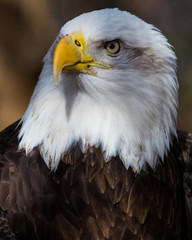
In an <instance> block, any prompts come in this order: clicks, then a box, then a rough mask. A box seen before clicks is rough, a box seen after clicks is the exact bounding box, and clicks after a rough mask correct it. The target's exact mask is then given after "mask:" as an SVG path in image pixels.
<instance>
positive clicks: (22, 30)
mask: <svg viewBox="0 0 192 240" xmlns="http://www.w3.org/2000/svg"><path fill="white" fill-rule="evenodd" d="M106 7H118V8H120V9H122V10H127V11H130V12H131V13H133V14H135V15H137V16H139V17H140V18H142V19H144V20H145V21H147V22H149V23H152V24H153V25H155V26H156V27H158V28H159V29H161V30H162V32H163V33H164V34H165V35H166V37H167V38H168V40H169V42H170V43H171V44H172V45H173V46H174V51H175V53H176V55H177V57H178V78H179V82H180V93H179V101H180V107H179V118H178V128H179V129H183V130H187V131H192V1H191V0H96V1H93V0H0V130H1V129H3V128H4V127H6V126H7V125H9V124H11V123H12V122H14V121H15V120H17V119H18V118H20V117H21V116H22V115H23V113H24V111H25V109H26V107H27V105H28V102H29V99H30V96H31V94H32V92H33V89H34V86H35V84H36V82H37V80H38V75H39V73H40V70H41V68H42V59H43V56H44V55H45V53H46V52H47V50H48V49H49V47H50V45H51V44H52V42H53V41H54V39H55V37H56V35H57V34H58V32H59V29H60V27H61V26H62V25H63V24H64V23H65V22H66V21H68V20H70V19H72V18H74V17H75V16H77V15H79V14H81V13H83V12H88V11H92V10H95V9H101V8H106ZM109 21H110V19H109Z"/></svg>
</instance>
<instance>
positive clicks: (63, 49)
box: [53, 33, 109, 85]
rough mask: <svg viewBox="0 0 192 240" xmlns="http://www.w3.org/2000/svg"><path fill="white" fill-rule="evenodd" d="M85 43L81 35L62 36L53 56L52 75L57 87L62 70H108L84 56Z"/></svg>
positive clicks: (90, 57) (91, 58)
mask: <svg viewBox="0 0 192 240" xmlns="http://www.w3.org/2000/svg"><path fill="white" fill-rule="evenodd" d="M85 48H86V43H85V40H84V36H83V34H82V33H71V34H67V35H66V36H64V37H63V38H62V39H61V40H60V41H59V42H58V44H57V46H56V48H55V52H54V56H53V75H54V79H55V84H56V85H58V82H59V77H60V75H61V72H62V70H66V71H69V70H71V71H90V69H89V68H90V67H92V66H95V67H101V68H109V66H107V65H104V64H103V63H100V62H98V61H96V60H95V59H94V57H93V56H89V55H86V54H85ZM90 72H91V71H90Z"/></svg>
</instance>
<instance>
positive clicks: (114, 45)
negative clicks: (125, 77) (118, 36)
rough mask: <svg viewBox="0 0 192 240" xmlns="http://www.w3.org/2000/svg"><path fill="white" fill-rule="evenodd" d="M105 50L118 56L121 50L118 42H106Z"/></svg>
mask: <svg viewBox="0 0 192 240" xmlns="http://www.w3.org/2000/svg"><path fill="white" fill-rule="evenodd" d="M105 49H106V50H107V51H108V52H109V53H111V54H116V53H118V52H119V50H120V44H119V42H118V41H117V40H114V41H110V42H106V44H105Z"/></svg>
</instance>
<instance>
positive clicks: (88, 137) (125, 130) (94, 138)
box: [19, 54, 177, 172]
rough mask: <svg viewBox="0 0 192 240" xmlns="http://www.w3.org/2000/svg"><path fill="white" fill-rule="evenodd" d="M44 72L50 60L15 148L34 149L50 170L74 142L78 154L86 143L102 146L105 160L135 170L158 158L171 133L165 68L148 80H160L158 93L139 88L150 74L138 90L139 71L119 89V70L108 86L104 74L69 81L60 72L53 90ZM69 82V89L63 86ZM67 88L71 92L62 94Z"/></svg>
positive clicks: (172, 100)
mask: <svg viewBox="0 0 192 240" xmlns="http://www.w3.org/2000/svg"><path fill="white" fill-rule="evenodd" d="M48 55H49V54H48ZM46 58H49V56H47V57H46ZM49 69H51V62H49V61H47V63H45V66H44V68H43V71H42V73H41V76H40V80H39V82H38V84H37V86H36V89H35V91H34V94H33V96H32V98H31V101H30V104H29V106H28V109H27V111H26V113H25V114H24V116H23V118H22V120H21V123H22V127H21V131H20V135H19V139H20V144H19V148H20V149H25V151H26V153H29V152H30V151H31V150H32V149H33V148H34V147H36V146H39V149H40V151H41V154H42V157H43V159H44V161H45V163H46V164H47V166H48V167H49V168H50V169H52V170H55V169H56V168H57V166H58V163H59V161H60V158H61V156H62V155H63V154H64V153H66V152H67V151H69V150H70V148H71V146H72V145H73V144H74V142H81V149H82V151H86V144H87V143H89V145H91V146H96V147H97V146H99V145H101V147H102V149H103V153H104V155H105V157H106V161H110V158H111V157H113V156H117V155H119V157H120V159H121V160H122V162H123V164H124V165H125V167H126V168H128V167H130V166H131V167H132V168H133V169H134V170H135V171H136V172H139V171H140V170H141V169H142V168H143V166H144V163H145V162H147V163H148V164H149V165H150V166H151V167H152V168H155V166H156V164H157V161H158V159H159V157H160V158H161V159H162V160H163V158H164V155H165V154H166V153H167V150H169V147H170V143H171V136H172V135H175V134H176V131H175V119H176V105H177V100H176V99H177V96H176V95H177V83H176V77H175V73H174V71H172V70H171V69H168V70H170V71H169V72H168V73H165V74H164V75H162V74H161V76H160V75H159V74H156V75H155V74H153V77H154V78H158V77H159V79H154V80H153V81H151V80H150V81H151V82H154V83H156V82H157V80H158V81H161V85H167V88H166V89H167V90H164V88H165V86H163V87H161V85H160V86H159V87H158V89H157V86H156V85H155V84H154V85H151V89H146V88H144V85H145V83H146V82H147V81H149V78H150V77H151V76H148V77H146V76H142V77H143V79H142V83H143V88H142V84H141V82H140V83H138V84H140V87H141V88H140V90H139V89H137V87H138V85H137V81H138V79H139V78H140V77H141V76H139V75H138V72H132V74H130V73H129V76H130V77H131V78H132V79H131V81H127V82H126V85H125V86H123V87H122V85H121V83H122V84H125V81H124V79H123V78H122V79H121V78H119V79H117V76H118V75H119V73H118V71H115V72H114V73H112V76H113V77H112V78H111V79H110V82H109V81H108V80H106V81H104V80H103V79H107V77H106V78H105V76H104V74H108V73H107V71H109V70H105V73H104V74H103V73H102V78H103V79H102V78H100V77H99V73H98V76H97V77H93V76H87V75H83V74H82V75H81V74H80V75H79V76H78V79H74V78H75V75H65V74H63V80H61V81H60V85H59V86H58V87H56V86H55V85H54V81H53V75H52V71H51V70H49ZM106 76H107V75H106ZM116 79H117V80H118V86H120V87H119V88H118V87H117V85H116V82H117V80H116ZM133 80H134V81H133ZM70 81H71V85H70V86H67V84H68V83H69V82H70ZM74 81H76V82H77V81H80V82H81V84H83V86H84V87H85V90H83V89H78V88H79V85H81V84H79V83H78V84H72V82H74ZM123 81H124V82H123ZM66 87H68V88H69V89H71V91H72V93H74V94H71V95H70V96H66V93H65V90H64V88H66ZM80 88H81V87H80ZM169 89H175V90H174V91H170V90H169ZM154 91H155V93H154ZM136 93H137V94H136ZM157 93H158V94H157Z"/></svg>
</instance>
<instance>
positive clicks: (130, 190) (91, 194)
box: [0, 123, 191, 240]
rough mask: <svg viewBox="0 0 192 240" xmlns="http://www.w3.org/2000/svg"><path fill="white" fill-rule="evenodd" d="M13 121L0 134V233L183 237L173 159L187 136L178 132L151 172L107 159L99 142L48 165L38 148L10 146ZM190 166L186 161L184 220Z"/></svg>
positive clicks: (180, 197)
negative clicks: (54, 165)
mask: <svg viewBox="0 0 192 240" xmlns="http://www.w3.org/2000/svg"><path fill="white" fill-rule="evenodd" d="M16 126H17V123H15V124H14V125H12V126H10V127H9V128H8V129H7V130H5V131H4V132H2V133H1V135H0V142H1V149H0V178H1V181H0V189H1V195H0V206H1V211H2V212H1V213H2V218H1V220H0V226H2V228H1V229H6V231H7V232H6V234H7V235H5V236H6V237H5V238H3V237H1V238H0V239H14V236H15V237H16V239H32V240H36V239H66V240H69V239H70V240H72V239H73V240H75V239H76V240H77V239H78V240H81V239H82V240H90V239H94V240H96V239H98V240H101V239H104V240H105V239H110V240H117V239H122V240H126V239H135V240H137V239H138V240H140V239H155V240H158V239H187V238H184V237H183V236H185V235H184V234H185V232H184V231H185V228H186V226H185V224H184V223H185V221H183V219H185V210H184V201H183V200H184V199H183V195H182V193H183V190H182V181H183V180H182V172H181V168H180V164H181V163H184V162H186V159H189V158H188V156H190V154H191V153H190V151H189V152H188V149H191V142H190V135H187V134H186V135H185V134H184V133H183V132H179V144H177V141H176V140H175V143H174V147H173V148H172V150H171V151H170V153H169V155H168V156H167V157H166V159H165V161H164V163H162V162H161V164H159V165H158V166H157V168H156V169H155V171H154V170H153V169H151V167H150V166H149V165H146V166H145V168H146V170H145V171H141V172H140V174H137V173H135V172H134V171H133V170H132V169H131V168H129V169H128V170H127V169H126V168H125V167H124V165H123V163H122V162H121V161H119V159H118V157H114V158H112V159H111V161H110V162H106V161H105V159H104V155H103V153H102V150H101V148H100V147H97V148H94V147H88V148H87V151H86V154H84V153H82V152H81V150H80V147H79V146H78V145H76V146H74V147H73V149H72V150H71V151H70V152H69V153H68V154H66V155H64V156H63V158H62V159H61V162H60V164H59V167H58V170H57V171H56V172H50V170H49V169H48V168H47V166H46V165H45V163H44V161H43V159H42V157H41V155H40V153H39V149H38V148H35V149H34V150H33V151H32V152H31V153H30V154H29V155H28V156H26V155H25V152H24V151H19V152H18V151H17V146H18V142H17V134H18V131H19V128H17V130H14V129H15V127H16ZM180 136H181V137H180ZM177 146H181V147H182V149H181V150H179V148H177ZM183 154H185V156H187V157H185V158H184V157H183V156H184V155H183ZM187 154H189V155H187ZM178 158H179V159H180V160H178ZM189 170H190V168H189V169H188V165H185V172H184V175H183V176H184V186H185V192H186V195H185V196H186V202H187V205H186V207H187V211H189V212H187V219H188V221H189V222H190V221H191V211H190V206H191V205H190V201H191V196H190V194H189V189H191V182H190V177H189V176H188V177H186V174H187V172H188V171H189ZM186 184H188V185H186ZM186 186H188V187H186ZM186 221H187V220H186ZM188 224H189V225H190V223H188ZM6 225H7V227H4V226H6ZM189 232H190V228H189ZM0 236H1V235H0ZM2 236H4V235H2ZM9 236H11V237H12V238H9ZM182 237H183V238H182ZM189 239H190V238H189Z"/></svg>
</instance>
